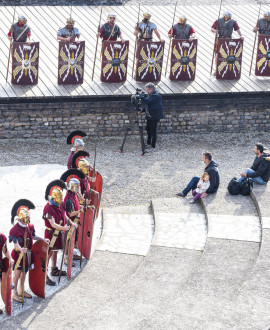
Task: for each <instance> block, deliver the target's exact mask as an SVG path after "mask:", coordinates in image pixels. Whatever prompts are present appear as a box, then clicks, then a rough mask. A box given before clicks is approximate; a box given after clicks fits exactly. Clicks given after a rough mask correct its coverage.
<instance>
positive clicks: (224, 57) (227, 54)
mask: <svg viewBox="0 0 270 330" xmlns="http://www.w3.org/2000/svg"><path fill="white" fill-rule="evenodd" d="M242 54H243V40H241V39H219V40H218V47H217V55H216V56H217V70H216V78H217V79H223V80H237V79H240V77H241V65H242Z"/></svg>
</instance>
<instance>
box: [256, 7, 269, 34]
mask: <svg viewBox="0 0 270 330" xmlns="http://www.w3.org/2000/svg"><path fill="white" fill-rule="evenodd" d="M269 19H270V12H269V11H266V12H265V13H264V15H263V18H260V19H259V20H258V22H257V24H256V26H255V27H254V29H253V31H254V32H255V33H256V32H257V31H259V34H265V35H270V20H269Z"/></svg>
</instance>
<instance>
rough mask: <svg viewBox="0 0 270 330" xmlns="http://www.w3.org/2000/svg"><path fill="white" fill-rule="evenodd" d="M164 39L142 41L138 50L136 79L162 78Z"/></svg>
mask: <svg viewBox="0 0 270 330" xmlns="http://www.w3.org/2000/svg"><path fill="white" fill-rule="evenodd" d="M163 54H164V41H163V42H152V41H140V42H139V43H138V50H137V64H136V81H142V82H155V81H159V80H160V79H161V71H162V62H163Z"/></svg>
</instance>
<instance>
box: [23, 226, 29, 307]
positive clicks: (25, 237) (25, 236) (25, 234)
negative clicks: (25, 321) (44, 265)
mask: <svg viewBox="0 0 270 330" xmlns="http://www.w3.org/2000/svg"><path fill="white" fill-rule="evenodd" d="M26 239H27V227H26V228H25V232H24V246H23V247H24V248H26ZM25 259H26V255H25V253H24V254H23V274H22V306H23V305H24V282H25ZM28 268H29V269H30V265H29V263H28Z"/></svg>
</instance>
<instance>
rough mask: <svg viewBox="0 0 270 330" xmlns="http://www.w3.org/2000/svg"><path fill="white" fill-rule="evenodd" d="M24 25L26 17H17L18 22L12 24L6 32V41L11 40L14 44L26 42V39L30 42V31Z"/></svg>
mask: <svg viewBox="0 0 270 330" xmlns="http://www.w3.org/2000/svg"><path fill="white" fill-rule="evenodd" d="M26 23H27V19H26V17H25V16H24V15H20V16H19V17H18V22H17V23H15V24H13V25H12V27H11V29H10V30H9V32H8V39H9V40H12V39H13V40H14V42H26V41H27V38H28V42H30V37H31V30H30V27H29V26H28V25H27V24H26Z"/></svg>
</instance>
